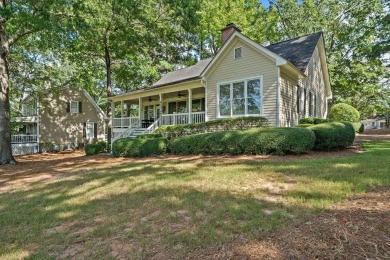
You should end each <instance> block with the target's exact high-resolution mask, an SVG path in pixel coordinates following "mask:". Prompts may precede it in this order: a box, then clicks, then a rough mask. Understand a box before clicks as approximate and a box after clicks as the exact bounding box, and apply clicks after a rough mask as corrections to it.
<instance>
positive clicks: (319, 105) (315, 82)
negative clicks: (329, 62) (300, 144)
mask: <svg viewBox="0 0 390 260" xmlns="http://www.w3.org/2000/svg"><path fill="white" fill-rule="evenodd" d="M306 74H307V77H306V78H304V79H301V80H299V82H297V81H296V80H294V79H292V78H291V77H289V76H288V75H287V74H286V73H283V72H282V73H281V117H280V122H281V123H280V125H281V126H294V125H297V124H298V121H299V120H300V119H301V118H306V117H309V116H310V115H309V107H310V104H309V100H310V98H309V96H310V92H311V91H312V92H314V93H315V95H316V113H315V117H318V118H326V116H327V105H328V103H327V99H326V93H325V83H324V75H323V72H322V68H321V63H320V56H319V52H318V47H316V49H315V50H314V53H313V56H312V58H311V59H310V62H309V64H308V67H307V71H306ZM298 85H299V86H301V87H303V88H305V89H306V96H305V107H306V109H305V110H306V113H305V114H300V113H298V111H297V98H298V97H297V86H298Z"/></svg>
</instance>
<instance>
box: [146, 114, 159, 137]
mask: <svg viewBox="0 0 390 260" xmlns="http://www.w3.org/2000/svg"><path fill="white" fill-rule="evenodd" d="M159 126H160V118H159V119H157V120H156V121H154V123H153V124H151V125H150V126H149V127H148V128H147V129H146V131H145V133H146V134H151V133H153V132H154V131H156V129H157V128H158V127H159Z"/></svg>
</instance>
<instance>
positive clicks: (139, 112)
mask: <svg viewBox="0 0 390 260" xmlns="http://www.w3.org/2000/svg"><path fill="white" fill-rule="evenodd" d="M138 117H139V127H141V126H142V122H141V119H142V98H138Z"/></svg>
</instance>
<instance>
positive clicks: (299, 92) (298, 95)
mask: <svg viewBox="0 0 390 260" xmlns="http://www.w3.org/2000/svg"><path fill="white" fill-rule="evenodd" d="M300 98H301V88H300V87H299V86H297V113H298V114H299V100H300Z"/></svg>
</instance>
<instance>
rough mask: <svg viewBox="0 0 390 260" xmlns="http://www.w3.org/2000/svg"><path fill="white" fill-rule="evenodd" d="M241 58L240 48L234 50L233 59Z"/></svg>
mask: <svg viewBox="0 0 390 260" xmlns="http://www.w3.org/2000/svg"><path fill="white" fill-rule="evenodd" d="M240 58H242V47H239V48H235V49H234V59H240Z"/></svg>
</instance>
